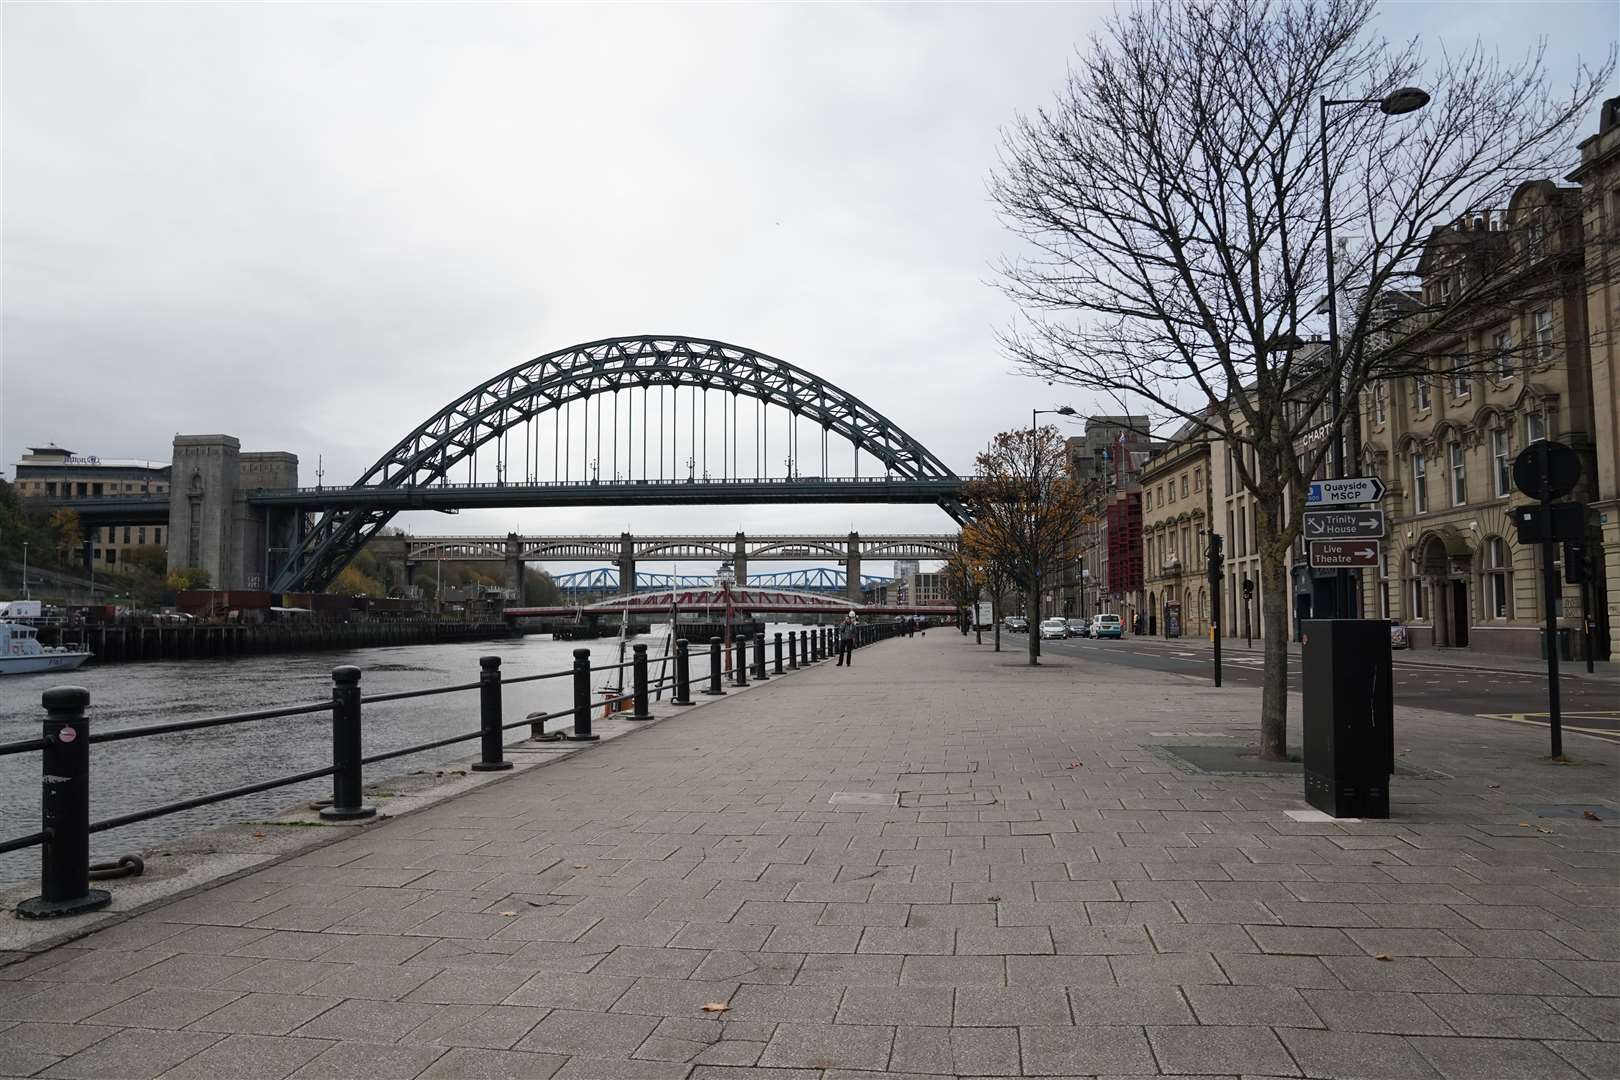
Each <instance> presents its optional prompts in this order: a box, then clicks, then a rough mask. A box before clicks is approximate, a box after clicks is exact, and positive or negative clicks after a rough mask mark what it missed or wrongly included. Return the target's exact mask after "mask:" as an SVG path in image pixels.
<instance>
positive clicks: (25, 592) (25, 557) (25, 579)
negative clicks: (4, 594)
mask: <svg viewBox="0 0 1620 1080" xmlns="http://www.w3.org/2000/svg"><path fill="white" fill-rule="evenodd" d="M22 598H23V599H24V600H27V599H28V541H26V540H24V541H23V595H22Z"/></svg>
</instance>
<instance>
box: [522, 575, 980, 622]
mask: <svg viewBox="0 0 1620 1080" xmlns="http://www.w3.org/2000/svg"><path fill="white" fill-rule="evenodd" d="M851 611H853V612H854V613H855V614H856V615H857V616H863V615H874V616H882V615H890V616H893V615H921V616H924V617H928V618H941V619H954V618H955V617H956V609H955V608H953V607H951V606H950V605H948V604H881V605H880V604H851V603H850V602H849V601H848V600H845V599H840V598H839V597H836V596H827V595H825V594H818V593H807V592H793V591H790V590H785V589H751V588H748V587H747V586H743V587H741V588H736V587H733V586H730V585H728V584H725V583H720V584H717V585H712V586H706V587H702V588H687V589H668V590H665V591H663V592H645V593H634V594H631V595H628V596H616V597H613V598H612V599H610V600H603V601H600V602H599V603H595V604H588V605H562V606H557V607H508V608H507V609H506V611H505V616H506V618H507V619H509V620H512V619H544V620H549V621H552V622H556V621H561V620H569V619H571V620H574V621H578V622H588V621H593V620H595V619H599V618H602V617H605V616H630V617H633V616H636V615H680V614H688V615H692V614H697V613H699V612H704V613H709V614H720V613H724V614H725V615H726V616H727V617H728V621H729V617H730V616H731V615H732V614H733V613H746V614H751V615H824V616H834V617H837V618H843V616H844V615H845V614H846V613H848V612H851Z"/></svg>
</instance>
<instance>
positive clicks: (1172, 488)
mask: <svg viewBox="0 0 1620 1080" xmlns="http://www.w3.org/2000/svg"><path fill="white" fill-rule="evenodd" d="M1165 486H1166V487H1168V488H1169V489H1170V501H1171V502H1175V501H1176V482H1175V481H1174V480H1172V481H1170V482H1169V483H1168V484H1166V485H1165Z"/></svg>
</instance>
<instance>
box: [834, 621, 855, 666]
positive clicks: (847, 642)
mask: <svg viewBox="0 0 1620 1080" xmlns="http://www.w3.org/2000/svg"><path fill="white" fill-rule="evenodd" d="M845 664H848V665H849V666H850V667H854V666H855V613H854V612H853V611H851V612H850V613H849V614H848V615H845V616H844V625H843V626H840V627H839V628H838V663H836V664H834V665H833V666H834V667H843V666H844V665H845Z"/></svg>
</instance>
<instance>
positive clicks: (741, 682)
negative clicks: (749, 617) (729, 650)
mask: <svg viewBox="0 0 1620 1080" xmlns="http://www.w3.org/2000/svg"><path fill="white" fill-rule="evenodd" d="M731 682H732V685H733V686H747V685H748V639H747V638H746V637H740V638H738V639H737V663H736V666H735V667H733V668H732V669H731Z"/></svg>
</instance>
